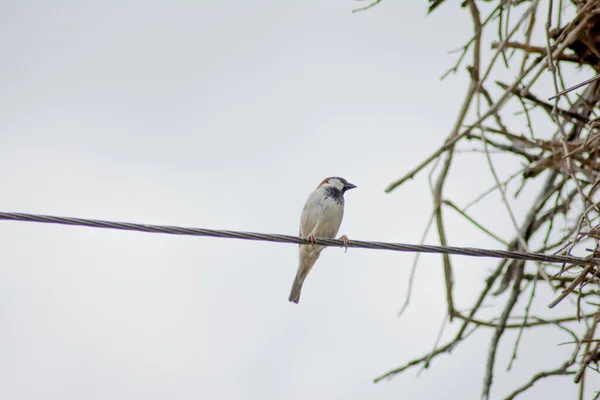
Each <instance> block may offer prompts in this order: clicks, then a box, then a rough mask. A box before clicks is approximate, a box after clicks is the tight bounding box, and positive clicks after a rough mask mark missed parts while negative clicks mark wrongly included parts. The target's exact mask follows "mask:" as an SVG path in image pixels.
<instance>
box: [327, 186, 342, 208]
mask: <svg viewBox="0 0 600 400" xmlns="http://www.w3.org/2000/svg"><path fill="white" fill-rule="evenodd" d="M325 193H327V195H328V196H330V197H331V198H332V199H334V200H335V201H336V202H337V203H339V204H344V193H342V191H341V190H340V189H338V188H336V187H333V186H326V187H325Z"/></svg>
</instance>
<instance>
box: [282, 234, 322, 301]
mask: <svg viewBox="0 0 600 400" xmlns="http://www.w3.org/2000/svg"><path fill="white" fill-rule="evenodd" d="M320 253H321V252H320V249H319V251H313V250H311V249H310V248H308V247H307V248H304V246H302V247H301V248H300V266H299V267H298V272H297V273H296V278H294V283H292V290H291V291H290V297H289V301H291V302H292V303H296V304H298V302H299V301H300V293H301V292H302V284H303V283H304V280H305V279H306V276H307V275H308V273H309V272H310V270H311V269H312V266H313V265H315V262H316V261H317V259H318V258H319V255H320Z"/></svg>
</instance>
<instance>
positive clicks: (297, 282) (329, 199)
mask: <svg viewBox="0 0 600 400" xmlns="http://www.w3.org/2000/svg"><path fill="white" fill-rule="evenodd" d="M355 187H356V186H355V185H353V184H351V183H349V182H348V181H346V180H345V179H344V178H340V177H336V176H334V177H330V178H326V179H325V180H323V182H321V184H320V185H319V186H318V187H317V188H316V189H315V190H314V191H313V192H312V193H311V194H310V196H308V200H307V201H306V205H305V206H304V210H303V211H302V218H301V219H300V237H303V238H306V239H308V240H309V241H310V242H311V243H312V244H301V245H300V252H299V253H300V265H299V266H298V272H297V273H296V278H295V279H294V283H293V284H292V290H291V292H290V298H289V300H290V301H291V302H293V303H298V302H299V301H300V292H301V291H302V284H303V283H304V280H305V279H306V276H307V275H308V273H309V272H310V270H311V268H312V267H313V265H315V262H316V261H317V259H318V258H319V255H320V254H321V251H323V249H324V248H325V247H324V246H319V245H318V244H317V240H316V238H318V237H323V238H334V237H335V235H337V233H338V230H339V229H340V225H341V223H342V217H343V216H344V193H346V191H348V190H350V189H354V188H355ZM340 239H342V240H343V241H344V243H345V244H346V246H347V245H348V237H347V236H346V235H344V236H342V237H341V238H340Z"/></svg>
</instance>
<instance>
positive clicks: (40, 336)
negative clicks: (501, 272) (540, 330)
mask: <svg viewBox="0 0 600 400" xmlns="http://www.w3.org/2000/svg"><path fill="white" fill-rule="evenodd" d="M447 3H454V2H447ZM362 4H364V3H359V2H355V1H351V0H336V1H320V2H307V1H303V2H300V1H295V2H292V1H259V2H256V1H254V2H248V1H239V0H238V1H168V2H167V1H164V2H159V1H140V0H138V1H135V0H131V1H108V0H104V1H96V2H92V1H87V2H84V1H78V0H74V1H55V2H45V1H18V2H17V1H0V54H2V63H0V87H1V90H0V109H1V110H3V111H2V113H1V114H2V117H1V118H0V131H1V136H0V182H1V185H2V196H1V197H0V211H18V212H30V213H40V214H50V215H61V216H72V217H82V218H86V217H88V218H100V219H109V220H115V221H129V222H139V223H155V224H169V225H183V226H193V227H202V228H215V229H232V230H246V231H257V232H270V233H284V234H296V233H297V232H298V225H299V220H300V212H301V210H302V207H303V205H304V202H305V200H306V198H307V196H308V195H309V193H310V192H311V191H312V190H313V189H314V188H315V187H316V186H317V185H318V183H319V182H320V181H321V180H322V179H323V178H325V177H327V176H336V175H337V176H343V177H344V178H346V179H348V181H350V182H352V183H354V184H356V185H357V186H358V188H357V189H356V190H353V191H351V192H349V193H348V194H347V195H346V213H345V220H344V222H343V224H342V228H341V229H340V234H346V235H348V236H349V237H350V238H351V239H352V238H354V239H364V240H385V241H399V242H409V243H416V242H418V241H419V240H420V237H421V234H422V230H423V228H424V227H425V224H426V222H427V220H428V217H429V214H430V212H431V201H430V197H429V190H428V187H427V183H426V179H425V177H426V175H422V176H420V179H418V180H415V181H411V182H408V183H406V184H405V186H404V187H402V188H400V189H399V190H397V191H396V192H394V193H393V194H390V195H386V194H384V192H383V189H384V188H385V187H386V185H387V184H388V183H390V182H391V181H393V180H394V179H396V178H398V177H399V176H401V175H402V174H404V173H405V172H406V171H408V170H409V169H411V168H412V167H414V166H415V165H417V164H418V163H419V162H420V161H421V160H422V159H424V158H425V157H426V156H428V155H429V154H430V153H431V152H432V151H433V150H434V149H435V148H437V147H436V146H438V145H439V144H440V143H442V141H443V140H444V138H445V137H446V136H447V135H448V132H449V130H450V128H451V126H452V123H453V121H454V118H455V115H456V113H457V111H458V108H459V105H460V102H461V101H462V96H463V93H464V91H465V90H466V85H465V83H466V78H467V76H466V74H465V73H462V72H461V74H459V75H456V76H452V77H450V78H449V79H447V80H445V81H443V82H441V81H440V80H439V77H440V76H441V75H442V74H443V73H444V72H445V71H446V70H447V69H448V68H450V67H451V66H452V65H453V64H454V61H455V59H456V56H455V55H448V54H447V53H448V51H450V50H452V49H455V48H457V47H459V46H460V45H462V44H463V43H465V42H466V41H467V40H468V39H469V38H470V36H469V35H470V33H471V29H472V27H471V22H470V20H469V18H468V15H467V13H466V12H465V11H464V10H461V9H460V8H459V7H458V4H445V5H444V6H443V7H442V8H441V9H440V10H438V12H436V13H434V14H433V15H431V16H429V17H427V16H426V9H427V4H426V2H425V1H410V2H408V1H391V0H388V1H384V2H382V3H381V4H380V5H379V6H377V7H375V8H373V9H372V10H370V11H368V12H366V13H358V14H352V13H351V10H352V9H353V8H356V7H357V6H360V5H362ZM473 157H476V158H477V159H478V160H480V161H481V160H483V158H482V156H481V155H474V156H473ZM461 160H462V161H461ZM482 165H484V164H482ZM513 167H514V166H510V168H509V167H508V166H507V167H506V168H503V167H500V169H501V170H502V172H506V173H509V172H514V170H515V169H516V167H515V168H513ZM455 171H456V174H457V176H458V175H461V174H462V175H463V176H470V178H469V184H468V185H467V184H465V182H464V181H461V180H454V181H453V182H452V183H450V184H449V185H448V189H447V190H448V193H449V195H450V196H452V199H453V200H455V201H458V202H462V203H461V204H463V205H464V204H465V203H466V202H468V201H469V200H471V199H472V198H474V197H475V196H476V195H478V194H479V193H481V192H482V191H483V190H484V189H486V188H487V187H489V186H490V185H491V182H492V181H491V176H490V175H489V171H486V169H485V168H481V169H476V168H473V164H472V163H471V161H470V159H469V158H468V157H461V158H460V159H458V160H457V161H456V164H455ZM532 193H533V192H532ZM498 204H499V203H498ZM525 211H526V209H525V208H523V209H517V213H520V215H522V214H523V213H524V212H525ZM479 212H481V213H483V214H486V216H487V217H488V218H489V220H490V221H491V222H494V221H495V224H494V225H493V226H494V229H495V231H496V232H497V233H499V234H502V235H504V237H505V238H510V232H511V229H512V227H511V225H510V224H509V223H508V219H507V217H506V215H505V214H502V213H500V212H498V213H496V212H494V213H490V212H489V210H488V211H487V212H486V210H485V209H483V210H479ZM448 224H449V225H450V226H451V228H450V229H449V237H450V240H451V243H452V244H454V245H470V246H488V247H498V244H497V243H495V242H493V241H491V240H490V239H488V238H486V237H482V235H481V234H479V233H478V232H476V231H473V229H472V227H471V226H470V225H468V224H466V223H465V222H464V221H462V220H460V219H459V218H458V217H455V216H452V215H449V216H448ZM0 243H2V245H1V251H0V398H2V399H11V400H12V399H41V398H43V399H62V400H65V399H66V400H68V399H111V400H117V399H166V398H174V399H199V398H207V399H240V398H248V399H309V398H310V399H344V400H345V399H367V398H368V399H417V398H437V397H438V396H441V395H443V396H448V397H449V398H456V399H459V398H478V396H479V394H480V391H481V379H482V377H483V367H484V365H485V359H486V356H487V344H488V342H489V338H490V333H491V332H490V331H483V330H482V331H480V332H477V333H475V334H474V335H473V336H472V338H471V339H470V341H468V342H467V343H465V344H463V345H461V346H460V347H458V348H457V349H456V351H455V352H454V353H453V354H452V355H451V356H442V357H440V358H438V359H436V360H435V361H434V362H433V363H432V366H431V368H430V369H429V370H428V371H425V372H423V373H422V374H420V376H419V377H418V378H417V376H416V372H417V370H411V371H408V372H407V373H405V374H404V375H401V376H398V377H396V378H395V379H393V380H391V381H384V382H381V383H379V384H373V383H372V380H373V378H375V377H377V376H379V375H381V374H382V373H384V372H386V371H388V370H389V369H392V368H394V367H396V366H399V365H402V364H404V363H406V362H407V361H409V360H410V359H412V358H415V357H418V356H420V355H422V354H424V353H425V352H427V351H430V350H431V348H432V346H433V343H434V341H435V338H436V336H437V334H438V330H439V327H440V326H441V323H442V321H443V318H444V315H445V300H444V293H443V290H444V289H443V281H442V274H441V263H440V257H439V256H424V257H423V258H422V264H421V266H420V268H419V270H418V272H417V285H416V288H415V293H414V297H413V299H412V302H411V308H410V309H409V311H408V312H407V313H406V314H405V315H404V316H403V317H402V318H398V317H397V316H396V314H397V311H398V310H399V308H400V306H401V304H402V302H403V301H404V296H405V293H406V284H407V277H408V272H409V270H410V265H411V263H412V257H413V256H412V255H410V254H400V253H398V254H394V253H391V252H383V251H369V250H353V249H350V250H349V251H348V252H347V253H346V254H344V252H343V250H341V249H327V250H326V251H325V252H324V253H323V255H322V256H321V258H320V259H319V261H318V263H317V264H316V266H315V268H314V269H313V271H312V273H311V275H310V276H309V278H308V280H307V281H306V284H305V286H304V290H303V294H302V300H301V302H300V304H299V305H293V304H291V303H289V302H288V301H287V297H288V293H289V289H290V286H291V283H292V280H293V278H294V275H295V273H296V268H297V246H293V245H286V244H269V243H255V242H248V241H238V240H222V239H207V238H189V237H170V236H166V235H153V234H144V233H135V232H118V231H109V230H99V229H90V228H79V227H62V226H48V225H41V224H30V223H19V222H0ZM428 243H432V244H437V242H436V238H435V237H433V236H432V237H430V238H429V239H428ZM455 263H456V265H457V271H456V275H457V278H456V279H457V287H456V297H457V304H458V305H459V307H467V306H468V305H469V304H470V303H469V301H471V299H472V298H473V296H474V295H475V294H476V293H478V291H479V289H480V287H481V284H482V282H483V279H484V277H485V276H486V274H487V273H488V271H489V270H490V269H491V268H493V267H494V266H495V262H494V261H489V260H472V259H466V258H457V259H455ZM542 306H543V305H542ZM559 308H560V307H559ZM558 312H560V310H558ZM454 329H455V327H454V326H451V327H450V328H448V331H447V332H446V335H444V340H446V339H447V338H448V337H450V335H451V333H452V332H453V330H454ZM544 332H547V333H545V335H547V336H543V337H540V336H538V337H535V336H534V335H531V334H525V336H524V338H523V342H522V345H521V351H520V353H519V361H522V362H521V363H517V366H516V367H515V368H514V369H513V371H512V372H511V373H509V374H506V373H505V368H506V364H507V362H508V359H509V351H510V349H511V348H512V345H513V343H514V334H513V333H512V332H511V333H510V334H507V335H506V336H505V338H504V339H503V346H501V350H500V351H501V355H500V357H499V362H498V368H497V371H498V375H497V377H496V380H495V386H494V388H493V391H492V395H493V397H494V398H500V397H503V395H506V394H507V393H508V392H510V391H512V389H514V388H515V387H516V386H517V385H520V384H523V383H524V382H525V381H526V380H528V379H529V376H530V375H531V374H532V373H533V372H535V371H537V370H539V369H540V368H543V367H544V366H546V368H550V367H555V366H556V365H558V363H559V362H561V360H562V357H564V354H565V352H569V351H570V349H564V350H561V349H560V348H557V347H556V343H558V342H561V341H566V340H568V336H565V335H564V334H560V333H556V332H553V331H544ZM528 359H536V360H538V359H539V360H541V361H542V362H541V364H540V363H537V364H535V365H530V364H531V363H527V362H526V360H528ZM524 360H525V361H524ZM540 365H541V367H540ZM569 380H570V378H558V379H554V380H551V381H549V382H544V384H540V385H538V386H539V387H538V386H536V387H535V388H534V389H533V390H531V392H530V393H529V395H527V396H523V398H524V399H542V398H549V396H551V395H552V396H554V398H565V397H566V396H572V395H573V393H575V392H574V389H575V388H574V386H573V385H571V384H569ZM589 382H591V383H590V385H593V382H594V381H593V379H592V380H590V381H589Z"/></svg>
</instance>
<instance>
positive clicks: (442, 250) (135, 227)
mask: <svg viewBox="0 0 600 400" xmlns="http://www.w3.org/2000/svg"><path fill="white" fill-rule="evenodd" d="M0 220H6V221H22V222H38V223H45V224H60V225H72V226H87V227H90V228H105V229H117V230H123V231H137V232H147V233H165V234H169V235H185V236H206V237H216V238H226V239H243V240H255V241H262V242H275V243H293V244H310V242H309V241H308V240H307V239H303V238H300V237H298V236H290V235H278V234H265V233H255V232H238V231H224V230H216V229H202V228H183V227H179V226H165V225H149V224H133V223H129V222H113V221H103V220H97V219H84V218H70V217H56V216H50V215H36V214H23V213H7V212H0ZM317 242H318V243H319V244H320V245H323V246H334V247H345V246H344V242H343V241H342V240H340V239H327V238H317ZM348 247H352V248H359V249H373V250H391V251H402V252H416V253H437V254H455V255H462V256H471V257H491V258H507V259H512V260H525V261H540V262H549V263H567V264H578V265H599V264H600V259H597V258H580V257H573V256H561V255H552V254H540V253H525V252H516V251H507V250H490V249H477V248H472V247H454V246H434V245H415V244H405V243H387V242H372V241H362V240H350V241H349V242H348Z"/></svg>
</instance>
